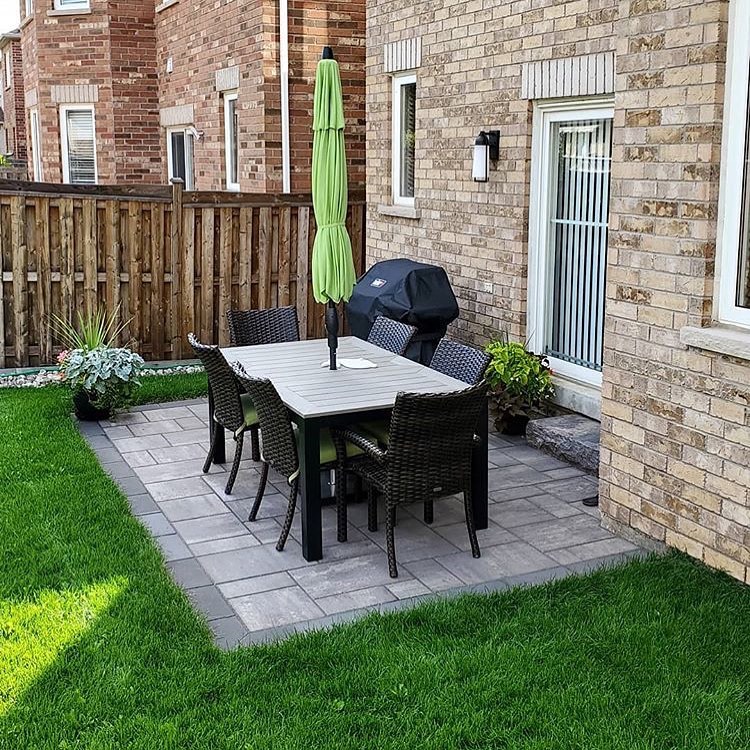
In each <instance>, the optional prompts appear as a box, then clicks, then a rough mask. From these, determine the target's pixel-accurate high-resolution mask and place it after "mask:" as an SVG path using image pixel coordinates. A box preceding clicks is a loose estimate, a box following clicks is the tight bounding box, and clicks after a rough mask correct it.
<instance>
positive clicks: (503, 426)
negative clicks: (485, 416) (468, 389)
mask: <svg viewBox="0 0 750 750" xmlns="http://www.w3.org/2000/svg"><path fill="white" fill-rule="evenodd" d="M485 350H486V351H487V353H488V354H490V355H491V356H492V360H491V361H490V364H489V367H488V368H487V373H486V378H487V382H488V383H489V385H490V388H491V392H490V408H491V411H492V414H493V416H494V419H495V427H496V428H497V429H498V430H499V431H500V432H513V433H517V432H523V430H524V429H525V428H526V422H528V420H529V417H530V416H531V415H532V414H533V413H534V412H537V411H540V410H541V409H542V408H543V407H544V405H545V404H546V403H547V402H548V401H549V399H550V398H552V396H553V395H554V392H555V389H554V386H553V385H552V371H551V370H550V369H549V363H548V361H547V359H546V357H542V356H539V355H537V354H533V353H532V352H530V351H528V349H527V348H526V347H525V346H524V345H523V344H519V343H516V342H508V341H492V342H490V343H489V344H487V346H486V347H485Z"/></svg>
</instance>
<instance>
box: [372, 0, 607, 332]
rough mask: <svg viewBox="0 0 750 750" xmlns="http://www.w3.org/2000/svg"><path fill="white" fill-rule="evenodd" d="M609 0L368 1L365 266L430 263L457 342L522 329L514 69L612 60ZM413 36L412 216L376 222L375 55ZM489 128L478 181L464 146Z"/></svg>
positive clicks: (379, 102)
mask: <svg viewBox="0 0 750 750" xmlns="http://www.w3.org/2000/svg"><path fill="white" fill-rule="evenodd" d="M617 5H618V3H617V2H616V0H571V1H570V2H559V1H557V0H555V1H552V0H534V2H530V1H527V2H505V1H501V2H496V3H490V4H488V3H483V2H481V0H471V1H470V2H451V0H438V1H437V2H434V1H431V2H417V3H414V2H411V0H385V1H384V0H370V2H369V3H368V15H367V83H368V88H367V159H368V164H367V171H368V180H367V203H368V247H367V252H368V257H369V259H371V260H378V259H380V258H386V257H392V256H394V255H411V256H414V257H418V258H419V259H421V260H424V261H426V262H432V263H437V264H439V265H442V266H444V267H445V268H446V270H447V271H448V274H449V276H450V278H451V281H452V282H453V285H454V288H455V290H456V293H457V295H458V297H459V299H460V304H461V310H462V316H461V318H460V319H459V321H458V322H457V323H456V325H455V328H456V332H457V333H458V335H460V336H461V337H462V338H465V339H467V340H470V341H475V342H479V341H484V340H486V339H487V338H489V337H490V336H492V335H496V334H497V332H498V330H500V329H506V330H508V331H509V332H510V333H511V334H512V335H513V336H515V337H518V338H520V337H522V336H524V335H525V329H526V307H525V305H526V266H527V253H526V243H527V233H528V203H529V174H530V156H531V113H532V110H531V104H530V102H529V101H527V100H523V99H521V97H520V89H521V66H522V64H523V63H526V62H532V61H537V60H545V59H557V58H563V57H573V56H577V55H588V54H592V53H598V52H603V51H611V50H614V47H615V39H614V35H613V19H614V18H615V17H616V15H617ZM415 35H420V36H421V38H422V65H421V66H420V68H419V70H418V74H417V132H416V175H415V180H416V186H415V193H416V198H415V205H416V208H417V210H418V211H419V212H420V215H421V218H420V219H419V220H414V219H396V218H393V217H389V216H388V217H386V216H383V215H381V214H380V213H379V211H378V206H379V205H381V204H387V203H389V202H390V190H391V188H390V173H391V141H390V117H391V110H390V87H391V78H390V76H388V75H387V74H385V73H384V72H383V45H384V44H386V43H389V42H394V41H397V40H399V39H406V38H410V37H413V36H415ZM487 129H499V130H500V132H501V136H500V159H499V161H498V162H497V163H496V165H495V166H493V168H492V176H491V179H490V182H488V183H484V184H481V183H475V182H473V181H472V179H471V158H472V150H471V149H472V144H473V143H474V138H475V137H476V135H477V133H478V132H479V131H480V130H487Z"/></svg>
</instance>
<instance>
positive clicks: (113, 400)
mask: <svg viewBox="0 0 750 750" xmlns="http://www.w3.org/2000/svg"><path fill="white" fill-rule="evenodd" d="M55 323H56V328H57V333H58V336H59V337H60V338H61V339H62V341H63V342H64V344H65V345H66V346H67V347H68V348H67V349H66V350H64V351H62V352H60V354H59V355H58V358H57V362H58V365H59V367H60V372H61V373H62V377H63V380H64V381H65V382H66V383H68V385H70V387H71V389H72V391H73V406H74V409H75V413H76V416H77V417H78V418H79V419H82V420H86V421H91V420H99V419H107V418H109V417H111V416H112V414H113V413H114V411H115V410H116V409H118V408H121V407H123V406H126V405H127V404H128V403H130V400H131V398H132V395H133V391H134V389H135V388H136V387H137V386H138V385H139V384H140V383H139V381H138V375H139V373H140V370H141V368H142V367H143V364H144V363H143V359H142V358H141V357H140V356H139V355H138V354H136V353H135V352H133V351H131V350H130V349H129V348H127V347H117V346H114V345H113V343H114V341H115V339H116V337H117V335H118V334H119V333H120V332H121V331H122V329H123V328H124V327H125V326H126V325H127V322H126V323H123V324H122V325H121V326H118V325H117V310H115V311H113V312H112V313H111V314H110V315H105V313H104V312H103V311H99V312H97V313H96V314H94V315H92V316H89V317H87V318H84V316H82V315H81V314H80V313H79V314H78V326H77V327H74V326H73V325H71V324H70V323H68V322H67V321H64V320H62V319H61V318H56V319H55Z"/></svg>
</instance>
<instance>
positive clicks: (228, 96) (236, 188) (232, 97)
mask: <svg viewBox="0 0 750 750" xmlns="http://www.w3.org/2000/svg"><path fill="white" fill-rule="evenodd" d="M229 102H235V107H236V106H237V104H236V102H237V92H236V91H232V92H229V93H225V94H224V169H225V174H226V181H225V182H226V187H227V190H231V191H233V192H235V193H239V192H240V182H239V178H240V164H239V161H240V159H239V132H237V133H235V134H234V135H235V138H236V139H237V182H231V181H230V180H229V175H230V173H231V169H230V166H231V164H230V162H231V156H230V154H231V150H230V144H229Z"/></svg>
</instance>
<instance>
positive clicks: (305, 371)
mask: <svg viewBox="0 0 750 750" xmlns="http://www.w3.org/2000/svg"><path fill="white" fill-rule="evenodd" d="M221 351H222V353H223V354H224V356H225V357H226V358H227V360H228V361H229V362H239V363H240V364H241V365H242V366H243V367H244V368H245V370H246V371H247V372H248V374H250V375H254V376H256V377H264V378H268V379H269V380H270V381H271V382H272V383H273V384H274V385H275V386H276V389H277V390H278V392H279V395H280V396H281V399H282V401H283V402H284V404H285V405H286V406H287V408H288V409H289V411H290V414H291V418H292V421H293V422H294V423H295V424H296V425H297V428H298V430H299V461H300V489H301V494H302V498H301V509H300V513H301V520H302V554H303V555H304V557H305V560H309V561H312V560H320V559H321V558H322V557H323V538H322V526H321V496H320V430H321V429H322V428H324V427H335V426H343V425H348V424H352V423H356V422H364V421H370V420H376V419H383V418H388V417H389V415H390V412H391V410H392V409H393V405H394V403H395V401H396V394H398V393H399V392H400V391H408V392H411V393H447V392H450V391H457V390H463V389H465V388H467V387H468V386H467V385H466V383H464V382H462V381H460V380H455V379H454V378H451V377H448V376H447V375H443V374H442V373H439V372H437V371H435V370H431V369H430V368H429V367H424V366H423V365H420V364H418V363H417V362H412V361H411V360H409V359H406V358H405V357H399V356H397V355H395V354H393V353H391V352H388V351H386V350H385V349H381V348H380V347H378V346H375V345H373V344H370V343H368V342H366V341H362V340H361V339H358V338H354V337H352V336H347V337H343V338H341V339H339V350H338V358H339V361H340V360H341V359H346V358H359V357H363V358H365V359H368V360H370V361H371V362H374V363H375V364H376V365H377V367H376V368H370V369H359V370H355V369H347V368H344V367H341V366H340V367H339V369H338V370H330V369H328V345H327V341H326V340H325V339H312V340H308V341H294V342H290V343H283V344H261V345H257V346H233V347H227V348H222V350H221ZM323 362H325V363H326V367H322V366H321V365H322V363H323ZM445 428H446V429H447V430H449V429H450V425H445ZM477 435H478V437H479V438H480V439H479V441H478V443H477V446H476V448H475V449H474V455H473V460H472V504H473V509H474V520H475V523H476V526H477V528H478V529H486V528H487V466H488V463H487V411H486V407H485V409H484V410H483V412H482V415H481V418H480V420H479V425H478V426H477ZM217 440H219V441H220V444H218V445H217V446H216V451H215V457H214V462H215V463H223V461H224V460H225V456H224V443H223V441H224V436H223V430H220V431H219V437H218V438H217Z"/></svg>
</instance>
